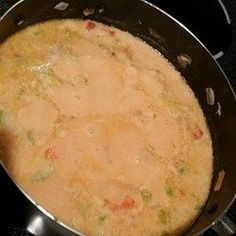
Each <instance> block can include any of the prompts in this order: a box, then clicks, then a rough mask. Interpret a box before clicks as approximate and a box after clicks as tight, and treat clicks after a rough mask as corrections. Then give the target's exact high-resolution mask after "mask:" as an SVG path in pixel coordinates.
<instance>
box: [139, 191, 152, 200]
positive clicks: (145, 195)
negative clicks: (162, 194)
mask: <svg viewBox="0 0 236 236" xmlns="http://www.w3.org/2000/svg"><path fill="white" fill-rule="evenodd" d="M141 197H142V200H143V201H144V202H150V201H151V200H152V193H151V192H150V191H148V190H146V189H144V190H142V191H141Z"/></svg>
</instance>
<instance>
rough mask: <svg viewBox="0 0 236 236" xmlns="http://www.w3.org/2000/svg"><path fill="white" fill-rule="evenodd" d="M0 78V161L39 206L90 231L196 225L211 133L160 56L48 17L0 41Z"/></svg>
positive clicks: (116, 36)
mask: <svg viewBox="0 0 236 236" xmlns="http://www.w3.org/2000/svg"><path fill="white" fill-rule="evenodd" d="M0 71H1V74H0V94H1V96H0V123H1V131H0V139H1V158H2V160H3V163H4V164H5V166H6V168H7V169H8V171H9V172H10V174H11V175H12V176H13V177H14V179H15V180H16V181H17V182H18V183H19V184H20V186H21V187H22V188H23V190H24V191H25V192H26V193H27V194H29V196H30V197H32V199H33V200H35V202H36V203H37V204H39V205H41V206H42V207H43V208H45V209H46V210H47V211H48V212H50V213H51V214H52V215H54V216H55V217H57V218H58V219H59V220H61V221H63V222H64V223H65V224H67V225H68V226H71V227H72V228H74V229H76V230H78V231H80V232H83V233H85V234H86V235H92V236H110V235H111V236H113V235H125V236H128V235H132V236H133V235H137V236H138V235H179V234H182V233H183V232H184V231H185V230H186V229H187V228H188V227H189V226H190V224H191V223H192V222H193V221H194V219H195V218H196V217H197V215H198V214H199V211H200V209H201V207H202V206H203V205H204V203H205V201H206V199H207V196H208V193H209V188H210V184H211V177H212V168H213V163H212V162H213V154H212V142H211V137H210V134H209V131H208V127H207V124H206V121H205V118H204V115H203V112H202V110H201V108H200V106H199V104H198V101H197V99H196V97H195V96H194V93H193V92H192V90H191V89H190V87H189V86H188V85H187V84H186V82H185V80H184V79H183V78H182V77H181V75H180V73H179V72H177V71H176V70H175V69H174V67H173V66H172V65H171V64H170V63H169V62H168V61H167V60H166V59H165V58H164V57H163V56H161V55H160V53H159V52H157V51H155V50H154V49H153V48H152V47H150V46H149V45H147V44H146V43H145V42H143V41H141V40H140V39H137V38H135V37H134V36H132V35H131V34H129V33H127V32H123V31H121V30H119V29H116V28H113V27H109V26H106V25H103V24H100V23H97V22H92V21H80V20H61V21H60V20H56V21H49V22H45V23H42V24H37V25H34V26H31V27H28V28H26V29H24V30H22V31H21V32H19V33H17V34H15V35H13V36H12V37H10V38H9V39H8V40H6V41H5V42H4V43H3V44H2V45H1V47H0ZM1 191H4V189H2V190H1Z"/></svg>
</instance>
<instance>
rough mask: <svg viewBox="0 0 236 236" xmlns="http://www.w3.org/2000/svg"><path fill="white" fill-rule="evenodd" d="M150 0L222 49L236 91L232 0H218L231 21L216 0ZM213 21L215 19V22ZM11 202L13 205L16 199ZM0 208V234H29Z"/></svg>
mask: <svg viewBox="0 0 236 236" xmlns="http://www.w3.org/2000/svg"><path fill="white" fill-rule="evenodd" d="M15 2H17V0H0V15H2V14H3V13H4V12H5V11H6V10H7V9H8V8H9V7H10V6H11V5H13V4H14V3H15ZM150 2H152V3H154V4H157V5H158V6H159V7H160V8H163V9H164V10H166V11H167V12H168V13H170V14H171V15H173V16H175V17H176V18H177V19H178V20H180V21H181V22H182V23H183V24H185V25H186V26H187V27H188V28H189V29H190V30H192V31H193V32H194V33H195V34H196V35H197V36H198V37H199V39H200V40H201V41H202V42H203V43H204V44H205V45H206V46H207V48H208V49H209V50H210V51H211V52H212V54H213V55H215V54H217V53H218V52H220V51H223V56H221V57H220V58H219V59H218V60H217V61H218V62H219V64H220V65H221V67H222V69H223V70H224V72H225V74H226V75H227V77H228V79H229V80H230V82H231V84H232V86H233V88H234V90H235V91H236V1H235V0H222V2H223V4H224V5H225V8H226V9H227V11H228V13H229V17H230V20H231V24H228V22H227V20H226V19H225V16H224V14H223V11H222V9H220V11H219V9H217V7H215V5H214V4H216V3H217V5H218V8H219V2H220V0H191V1H189V0H150ZM190 2H191V3H190ZM207 4H208V5H207ZM183 6H184V7H183ZM189 12H191V13H189ZM206 19H207V20H206ZM215 22H217V23H216V24H215ZM3 179H4V177H3V176H2V174H1V173H0V186H3V187H4V183H3ZM4 190H5V188H4ZM0 199H1V197H0ZM9 203H10V198H9ZM9 203H3V204H9ZM15 204H16V205H17V204H18V203H15ZM19 204H20V203H19ZM3 209H4V210H5V209H7V207H5V206H3V208H1V209H0V235H2V236H8V235H9V236H26V235H29V234H28V233H27V232H26V231H25V229H24V228H20V226H21V225H22V224H21V223H22V219H21V220H20V221H19V222H21V223H19V224H17V223H16V221H15V219H13V218H11V217H10V218H9V217H8V218H7V219H6V218H5V220H3V215H2V214H1V213H3V212H4V210H3ZM8 215H11V214H8ZM227 215H228V216H229V217H230V218H231V220H232V221H233V222H234V223H235V224H236V202H235V203H234V204H233V206H232V207H231V208H230V210H229V211H228V213H227ZM22 218H23V217H22ZM204 235H205V236H207V235H212V236H215V235H217V234H216V233H215V232H214V231H213V230H212V229H210V230H208V231H207V232H205V233H204Z"/></svg>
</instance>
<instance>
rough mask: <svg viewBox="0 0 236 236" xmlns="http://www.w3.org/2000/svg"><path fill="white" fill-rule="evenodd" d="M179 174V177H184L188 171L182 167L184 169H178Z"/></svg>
mask: <svg viewBox="0 0 236 236" xmlns="http://www.w3.org/2000/svg"><path fill="white" fill-rule="evenodd" d="M178 173H179V175H184V174H185V173H186V170H185V169H184V168H183V167H182V168H180V169H178Z"/></svg>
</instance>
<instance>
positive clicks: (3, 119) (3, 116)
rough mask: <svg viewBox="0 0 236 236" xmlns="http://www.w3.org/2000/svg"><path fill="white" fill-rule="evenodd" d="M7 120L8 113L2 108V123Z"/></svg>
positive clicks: (0, 111)
mask: <svg viewBox="0 0 236 236" xmlns="http://www.w3.org/2000/svg"><path fill="white" fill-rule="evenodd" d="M6 120H7V114H6V112H5V111H3V110H0V124H4V123H6Z"/></svg>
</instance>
